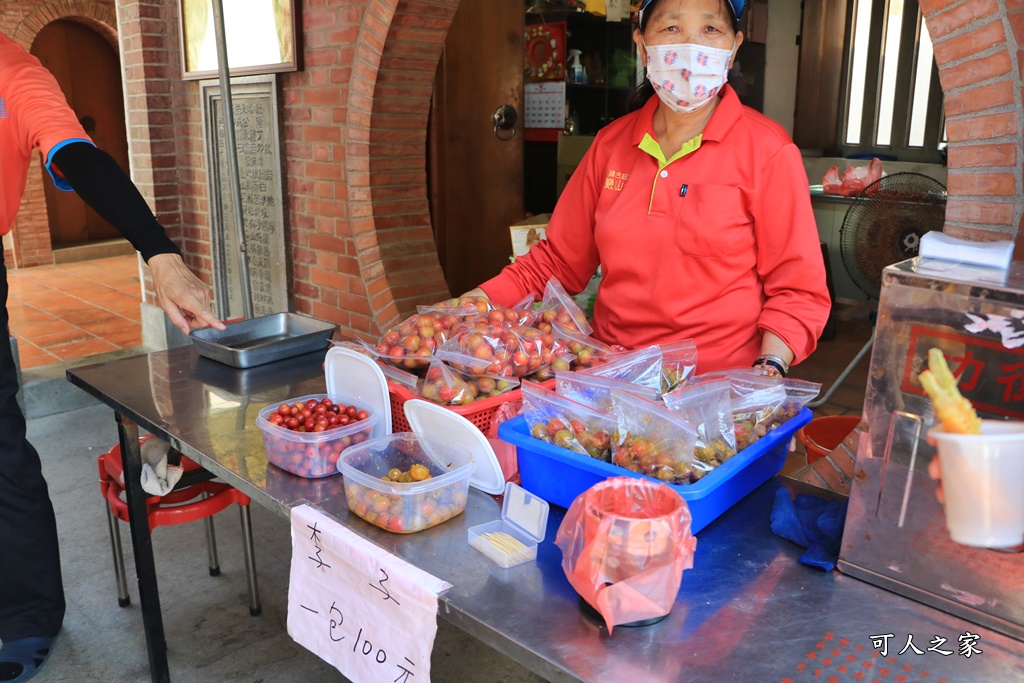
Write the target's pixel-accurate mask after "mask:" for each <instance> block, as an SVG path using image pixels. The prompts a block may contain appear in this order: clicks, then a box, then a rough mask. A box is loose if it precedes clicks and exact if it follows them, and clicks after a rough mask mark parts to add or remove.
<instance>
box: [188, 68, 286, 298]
mask: <svg viewBox="0 0 1024 683" xmlns="http://www.w3.org/2000/svg"><path fill="white" fill-rule="evenodd" d="M276 92H277V91H276V79H275V77H274V76H255V77H247V78H235V79H232V90H231V94H232V99H233V105H234V122H235V146H236V150H237V153H238V176H239V184H240V186H241V192H242V217H243V219H244V225H245V237H246V249H247V254H248V262H249V282H250V287H251V290H252V302H253V314H254V315H256V316H261V315H267V314H270V313H277V312H281V311H287V310H288V291H287V273H286V258H285V242H284V210H283V193H282V177H281V162H280V139H279V135H278V130H279V129H278V123H277V94H276ZM203 107H204V134H205V137H206V154H207V168H208V169H209V183H210V196H211V202H210V218H211V222H212V228H213V235H214V273H215V278H216V283H217V307H218V311H221V312H222V316H223V317H236V316H240V315H242V299H241V296H242V295H241V292H242V289H241V287H242V284H241V276H240V249H239V245H238V235H237V228H236V227H235V216H234V207H233V206H232V201H231V184H230V183H231V177H230V175H229V174H228V162H227V158H226V153H227V152H226V144H225V138H224V135H225V134H224V120H223V116H222V107H221V99H220V89H219V87H218V86H217V85H216V84H215V83H213V82H209V83H207V82H204V84H203Z"/></svg>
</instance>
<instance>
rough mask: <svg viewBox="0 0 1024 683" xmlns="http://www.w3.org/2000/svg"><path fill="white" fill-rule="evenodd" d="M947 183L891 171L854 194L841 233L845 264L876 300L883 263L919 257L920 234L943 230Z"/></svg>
mask: <svg viewBox="0 0 1024 683" xmlns="http://www.w3.org/2000/svg"><path fill="white" fill-rule="evenodd" d="M945 221H946V187H945V185H943V184H942V183H940V182H939V181H938V180H935V179H934V178H931V177H929V176H926V175H923V174H921V173H909V172H907V173H894V174H892V175H888V176H885V177H883V178H881V179H879V180H877V181H875V182H873V183H871V184H870V185H868V186H867V187H865V188H864V189H863V190H862V191H861V193H860V194H859V195H857V196H856V197H855V198H854V202H853V204H851V206H850V208H849V209H847V211H846V216H845V217H844V219H843V225H842V227H841V228H840V231H839V247H840V253H841V255H842V258H843V265H844V266H845V267H846V271H847V273H848V274H849V276H850V279H851V280H853V282H854V284H855V285H857V287H858V288H860V289H861V291H863V292H864V293H865V294H866V295H867V296H868V297H869V298H872V299H877V298H878V296H879V293H880V292H881V288H882V271H883V270H884V269H885V267H886V266H889V265H892V264H893V263H898V262H899V261H905V260H906V259H909V258H913V257H914V256H917V252H918V250H919V248H920V242H921V237H922V236H923V235H924V234H925V233H926V232H930V231H932V230H938V231H941V230H942V228H943V226H944V224H945Z"/></svg>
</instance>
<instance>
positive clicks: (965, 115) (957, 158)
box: [325, 0, 1024, 331]
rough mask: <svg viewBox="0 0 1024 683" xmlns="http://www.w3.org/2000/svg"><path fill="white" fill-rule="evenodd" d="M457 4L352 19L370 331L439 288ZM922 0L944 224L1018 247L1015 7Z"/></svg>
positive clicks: (1018, 24) (1022, 61)
mask: <svg viewBox="0 0 1024 683" xmlns="http://www.w3.org/2000/svg"><path fill="white" fill-rule="evenodd" d="M457 6H458V0H431V1H429V2H428V1H426V0H422V1H421V0H370V1H369V2H368V4H367V6H366V10H365V12H364V13H363V16H362V23H361V26H360V29H359V39H358V41H357V46H356V48H355V56H354V59H353V62H352V75H351V82H350V94H349V107H348V112H347V118H346V130H347V135H348V140H347V142H346V159H347V161H346V167H347V171H348V174H347V191H348V200H349V208H350V212H351V214H350V215H351V220H352V231H353V235H354V239H355V251H356V253H355V255H354V256H355V258H354V259H353V262H352V263H351V264H350V267H351V269H352V270H350V271H346V272H348V273H349V275H352V276H356V275H358V278H355V277H353V278H350V282H352V285H353V287H352V289H351V292H350V293H351V294H352V295H353V296H352V298H358V299H361V300H362V301H361V302H358V303H357V306H358V309H359V310H365V311H366V312H367V313H368V314H369V315H370V317H371V319H372V320H373V321H374V322H375V323H376V325H375V326H374V327H376V328H378V329H380V328H383V327H385V326H387V325H388V324H389V323H391V322H393V321H394V320H395V319H396V318H398V317H399V316H400V315H401V314H402V313H406V312H408V310H410V309H411V305H410V304H409V302H410V301H411V300H413V299H416V298H418V299H419V300H421V301H422V300H428V299H429V298H430V297H431V296H435V297H437V296H439V295H441V296H443V294H441V293H442V292H444V291H445V288H444V280H443V276H442V273H441V270H440V267H439V265H438V261H437V255H436V250H435V249H434V247H433V237H432V232H431V228H430V215H429V205H428V201H427V185H426V172H425V169H426V133H425V130H426V125H427V117H428V110H429V106H430V97H431V92H432V83H433V76H434V72H435V70H436V67H437V63H438V59H439V58H440V54H441V51H442V48H443V44H444V38H445V35H446V34H447V30H448V27H449V26H450V24H451V20H452V17H453V15H454V13H455V10H456V8H457ZM921 7H922V10H923V12H924V15H925V17H926V21H927V25H928V28H929V31H930V34H931V37H932V41H933V43H934V49H935V57H936V61H937V63H938V66H939V74H940V80H941V83H942V88H943V91H944V93H945V97H946V103H945V106H946V112H947V119H948V138H949V203H948V208H947V227H946V230H947V231H949V232H951V233H954V234H957V235H960V236H968V237H971V238H973V239H983V240H991V239H1007V238H1011V239H1012V238H1014V237H1015V236H1016V238H1017V242H1018V245H1019V249H1018V251H1019V252H1020V251H1024V225H1022V217H1024V177H1022V175H1024V174H1022V161H1024V140H1022V137H1021V121H1022V90H1021V85H1022V83H1021V75H1022V69H1024V52H1022V51H1021V45H1022V44H1024V5H1022V4H1021V3H1020V2H1019V1H1015V0H959V1H957V0H921ZM424 263H426V265H424ZM356 279H358V280H359V282H354V280H356ZM342 308H345V306H342ZM325 312H327V313H330V312H331V311H325ZM371 331H375V330H371Z"/></svg>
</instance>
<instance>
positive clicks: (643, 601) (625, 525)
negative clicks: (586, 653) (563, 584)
mask: <svg viewBox="0 0 1024 683" xmlns="http://www.w3.org/2000/svg"><path fill="white" fill-rule="evenodd" d="M690 519H691V518H690V508H689V507H688V506H687V504H686V501H685V500H683V499H682V497H681V496H680V495H679V494H678V493H676V492H675V491H673V490H672V489H671V488H669V487H668V486H666V485H665V484H659V483H657V482H653V481H648V480H646V479H633V478H630V477H612V478H610V479H606V480H605V481H603V482H601V483H599V484H596V485H594V486H593V487H591V488H590V489H588V490H586V491H584V492H583V493H582V494H580V496H579V497H578V498H576V500H575V501H573V504H572V506H571V507H570V508H569V511H568V512H567V513H566V514H565V518H564V519H563V520H562V524H561V526H559V527H558V534H557V535H556V536H555V544H556V545H557V546H558V547H559V548H561V549H562V569H563V570H564V571H565V575H566V577H568V579H569V583H571V584H572V587H573V588H574V589H576V592H577V593H579V595H580V597H582V598H583V599H584V600H586V601H587V603H588V604H589V605H590V606H591V607H593V608H594V609H595V610H597V611H598V612H600V614H601V616H603V617H604V620H605V624H606V625H607V626H608V632H609V633H611V632H612V629H613V628H614V626H615V625H616V624H628V623H632V622H635V621H642V620H645V619H654V618H657V617H661V616H664V615H666V614H668V613H669V612H670V611H671V609H672V605H673V604H674V603H675V601H676V595H677V594H678V593H679V584H680V582H681V581H682V578H683V571H684V570H686V569H689V568H690V567H692V566H693V553H694V551H695V550H696V548H697V539H696V538H694V537H693V535H692V534H691V533H690Z"/></svg>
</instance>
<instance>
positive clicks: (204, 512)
mask: <svg viewBox="0 0 1024 683" xmlns="http://www.w3.org/2000/svg"><path fill="white" fill-rule="evenodd" d="M151 438H153V436H152V435H151V434H150V435H146V436H143V437H140V438H139V445H141V444H143V443H145V442H146V441H148V440H149V439H151ZM97 464H98V466H99V473H100V493H102V495H103V498H104V500H105V501H106V503H107V504H106V506H105V507H106V510H107V522H108V525H109V528H110V544H111V548H112V550H113V554H114V573H115V575H116V578H117V604H119V605H120V606H121V607H127V606H128V605H130V604H131V599H130V598H129V596H128V581H127V578H126V574H125V569H124V553H123V551H122V548H121V531H120V529H119V527H118V524H117V520H118V519H119V520H121V521H123V522H127V521H128V504H127V503H126V502H125V500H124V498H123V497H122V496H123V494H124V484H123V483H122V482H123V479H124V469H123V466H122V463H121V446H120V444H117V445H115V446H114V447H113V448H111V449H110V450H109V451H108V452H106V453H103V454H102V455H100V456H99V457H98V458H97ZM181 467H182V468H183V469H184V471H185V473H186V474H187V473H188V472H191V471H193V470H198V469H201V468H200V466H199V465H198V464H196V463H195V462H194V461H192V460H189V459H188V458H186V457H185V456H182V457H181ZM249 502H250V499H249V496H247V495H245V494H244V493H242V492H241V491H238V490H237V489H235V488H232V487H231V486H229V485H228V484H224V483H221V482H212V481H203V482H199V483H195V484H190V485H186V486H182V487H181V488H175V489H174V490H172V491H171V492H170V493H168V494H167V495H165V496H150V497H149V498H147V499H146V515H147V517H148V518H149V530H150V531H153V529H155V528H157V527H158V526H171V525H174V524H187V523H188V522H195V521H197V520H200V519H201V520H203V524H204V526H205V528H206V549H207V552H208V553H209V558H210V576H217V575H218V574H220V563H219V562H218V560H217V540H216V536H215V535H214V530H213V515H215V514H217V513H218V512H220V511H221V510H223V509H224V508H226V507H228V506H229V505H231V504H232V503H235V504H237V505H238V510H239V513H240V514H241V518H242V547H243V549H244V551H245V573H246V579H247V580H248V583H249V614H251V615H252V616H254V617H256V616H259V615H260V613H261V611H262V608H261V607H260V598H259V588H258V587H257V585H256V559H255V555H254V553H253V544H252V518H251V517H250V514H249Z"/></svg>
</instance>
